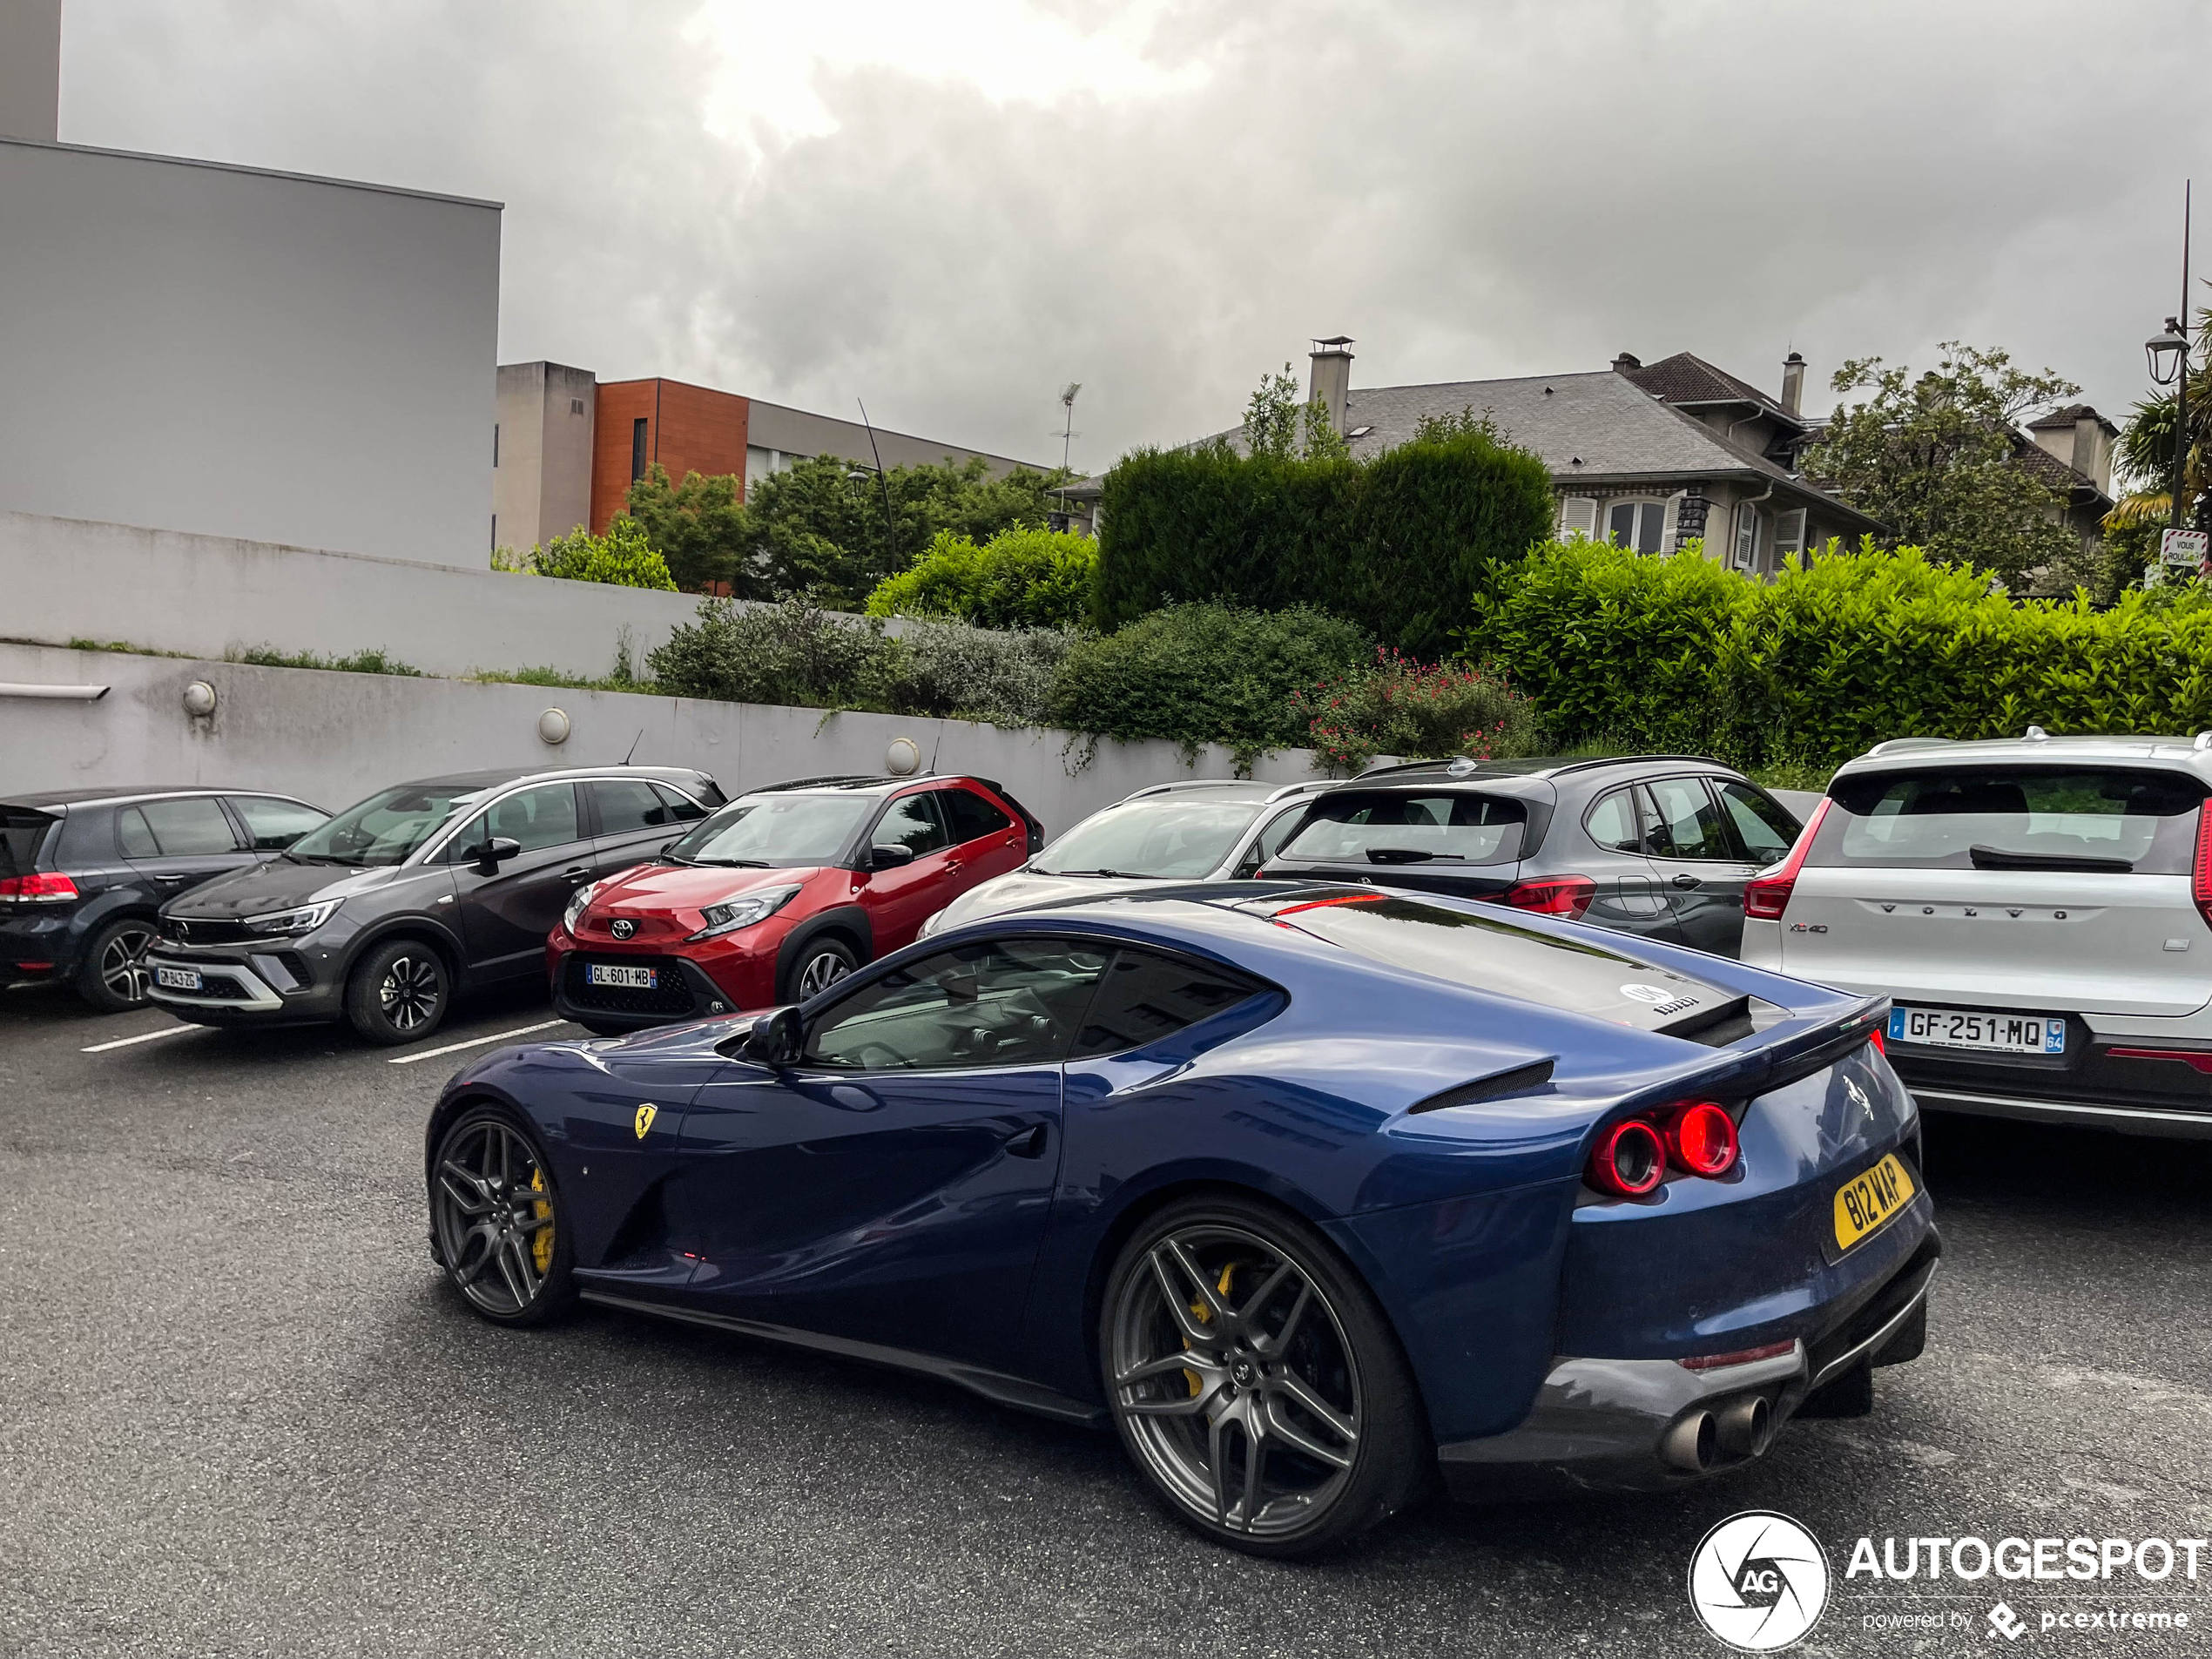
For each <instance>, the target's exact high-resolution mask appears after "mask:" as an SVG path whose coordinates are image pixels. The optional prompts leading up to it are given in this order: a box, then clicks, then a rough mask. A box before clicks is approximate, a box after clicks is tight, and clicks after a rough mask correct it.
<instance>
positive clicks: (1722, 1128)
mask: <svg viewBox="0 0 2212 1659" xmlns="http://www.w3.org/2000/svg"><path fill="white" fill-rule="evenodd" d="M1662 1138H1663V1139H1664V1140H1665V1142H1666V1144H1667V1161H1668V1162H1669V1163H1671V1164H1673V1165H1674V1166H1675V1168H1676V1169H1677V1170H1681V1171H1682V1172H1683V1174H1684V1175H1702V1176H1703V1177H1705V1178H1706V1179H1707V1180H1711V1179H1713V1178H1714V1177H1716V1176H1723V1175H1726V1174H1727V1173H1728V1172H1729V1171H1730V1170H1732V1169H1734V1168H1735V1167H1736V1150H1737V1148H1736V1120H1735V1119H1734V1118H1732V1117H1730V1116H1729V1115H1728V1109H1727V1108H1726V1107H1725V1106H1723V1105H1721V1104H1720V1103H1718V1102H1717V1101H1710V1100H1700V1101H1693V1102H1691V1103H1689V1104H1688V1105H1685V1106H1678V1107H1676V1109H1675V1110H1674V1113H1673V1115H1672V1116H1669V1118H1668V1119H1667V1127H1666V1131H1665V1134H1664V1136H1662Z"/></svg>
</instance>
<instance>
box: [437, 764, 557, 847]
mask: <svg viewBox="0 0 2212 1659" xmlns="http://www.w3.org/2000/svg"><path fill="white" fill-rule="evenodd" d="M502 835H505V836H509V837H510V838H512V839H513V840H517V841H520V842H521V843H522V845H523V852H525V853H536V852H539V851H541V850H543V848H546V847H549V846H561V845H563V843H564V842H568V841H575V840H582V839H583V828H582V827H581V826H580V824H579V822H578V819H577V810H576V786H575V785H574V784H540V785H538V786H536V788H534V789H524V790H520V791H518V792H516V793H514V794H512V795H509V796H508V797H507V798H506V799H504V800H499V801H495V802H493V803H492V805H491V806H489V807H488V808H487V809H486V810H485V811H484V813H482V816H480V817H478V818H477V819H475V821H474V822H473V823H471V824H470V825H469V826H468V827H467V828H466V829H464V830H462V832H461V833H459V834H458V835H456V836H455V837H454V838H453V840H452V841H451V842H450V843H449V844H448V846H447V849H446V858H447V860H448V862H451V863H455V864H464V863H466V862H468V861H469V860H471V859H473V858H475V857H476V856H478V854H479V853H482V850H483V847H484V845H485V844H486V843H487V842H489V841H493V840H497V839H498V838H499V837H501V836H502Z"/></svg>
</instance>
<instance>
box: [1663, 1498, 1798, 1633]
mask: <svg viewBox="0 0 2212 1659" xmlns="http://www.w3.org/2000/svg"><path fill="white" fill-rule="evenodd" d="M1689 1605H1690V1606H1691V1608H1694V1609H1695V1610H1696V1614H1697V1619H1698V1622H1700V1623H1701V1624H1703V1626H1704V1627H1705V1629H1707V1630H1708V1631H1710V1633H1711V1634H1712V1635H1714V1636H1715V1637H1716V1639H1717V1640H1719V1641H1722V1642H1726V1643H1727V1644H1728V1645H1729V1646H1730V1647H1731V1648H1735V1649H1738V1650H1739V1651H1741V1652H1743V1653H1775V1652H1778V1651H1779V1650H1780V1649H1784V1648H1788V1647H1792V1646H1794V1645H1796V1644H1797V1642H1801V1641H1803V1640H1804V1636H1805V1633H1806V1632H1807V1631H1809V1630H1811V1629H1812V1627H1813V1626H1814V1625H1815V1624H1817V1623H1818V1622H1819V1620H1820V1615H1821V1613H1822V1611H1823V1610H1824V1608H1826V1607H1827V1605H1828V1556H1827V1553H1826V1552H1825V1551H1824V1550H1823V1549H1822V1548H1820V1541H1819V1540H1818V1539H1817V1538H1815V1537H1814V1536H1813V1535H1812V1534H1811V1533H1810V1532H1808V1531H1806V1530H1805V1528H1804V1527H1801V1526H1799V1525H1798V1524H1797V1522H1796V1521H1792V1520H1791V1519H1790V1517H1789V1516H1787V1515H1777V1514H1773V1513H1772V1512H1770V1511H1768V1510H1764V1509H1752V1510H1747V1511H1745V1512H1744V1513H1743V1514H1740V1515H1730V1517H1729V1518H1728V1519H1727V1520H1726V1521H1723V1522H1721V1524H1720V1525H1719V1526H1717V1527H1714V1528H1713V1529H1712V1531H1710V1532H1709V1533H1707V1534H1705V1536H1704V1538H1703V1541H1700V1542H1699V1544H1698V1546H1697V1548H1696V1552H1695V1553H1693V1554H1691V1556H1690V1558H1689Z"/></svg>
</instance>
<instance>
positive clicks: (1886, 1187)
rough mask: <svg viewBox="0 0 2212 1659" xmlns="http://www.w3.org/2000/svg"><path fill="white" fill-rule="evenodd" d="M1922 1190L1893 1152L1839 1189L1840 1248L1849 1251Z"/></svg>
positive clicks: (1837, 1199)
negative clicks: (1914, 1183) (1915, 1184)
mask: <svg viewBox="0 0 2212 1659" xmlns="http://www.w3.org/2000/svg"><path fill="white" fill-rule="evenodd" d="M1917 1191H1919V1188H1917V1187H1915V1186H1914V1185H1913V1184H1912V1177H1911V1176H1910V1175H1908V1174H1907V1173H1906V1172H1905V1165H1903V1164H1902V1163H1898V1161H1897V1157H1896V1155H1895V1154H1894V1153H1892V1155H1891V1156H1890V1157H1885V1158H1884V1159H1883V1160H1882V1161H1881V1162H1880V1163H1877V1164H1876V1165H1875V1166H1874V1167H1873V1168H1872V1169H1871V1170H1865V1172H1863V1173H1862V1174H1859V1175H1855V1176H1853V1177H1851V1179H1850V1180H1848V1181H1846V1182H1844V1184H1843V1185H1842V1186H1841V1187H1839V1188H1838V1189H1837V1191H1836V1248H1837V1249H1838V1250H1849V1249H1850V1248H1851V1246H1852V1245H1853V1244H1858V1242H1859V1241H1860V1240H1861V1239H1863V1238H1866V1237H1867V1236H1868V1235H1870V1234H1871V1233H1874V1232H1877V1231H1879V1230H1880V1228H1881V1226H1882V1224H1883V1223H1885V1222H1886V1221H1887V1220H1889V1219H1890V1217H1892V1216H1894V1215H1896V1214H1897V1212H1898V1211H1900V1210H1902V1209H1904V1208H1905V1205H1907V1204H1911V1203H1912V1196H1913V1194H1914V1193H1916V1192H1917Z"/></svg>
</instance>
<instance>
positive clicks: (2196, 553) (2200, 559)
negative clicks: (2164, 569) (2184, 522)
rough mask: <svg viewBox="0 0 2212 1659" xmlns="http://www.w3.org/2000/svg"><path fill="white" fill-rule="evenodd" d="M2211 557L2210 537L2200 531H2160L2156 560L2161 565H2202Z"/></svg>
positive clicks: (2211, 538)
mask: <svg viewBox="0 0 2212 1659" xmlns="http://www.w3.org/2000/svg"><path fill="white" fill-rule="evenodd" d="M2208 557H2212V536H2208V535H2207V534H2206V533H2205V532H2204V531H2202V530H2161V531H2160V532H2159V535H2158V560H2159V563H2161V564H2202V563H2204V561H2205V560H2206V559H2207V558H2208Z"/></svg>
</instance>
